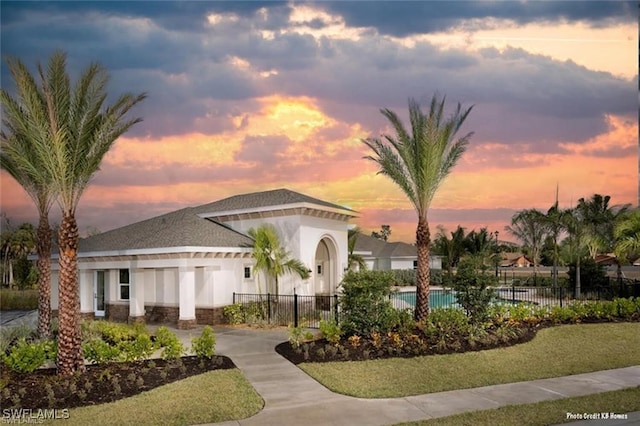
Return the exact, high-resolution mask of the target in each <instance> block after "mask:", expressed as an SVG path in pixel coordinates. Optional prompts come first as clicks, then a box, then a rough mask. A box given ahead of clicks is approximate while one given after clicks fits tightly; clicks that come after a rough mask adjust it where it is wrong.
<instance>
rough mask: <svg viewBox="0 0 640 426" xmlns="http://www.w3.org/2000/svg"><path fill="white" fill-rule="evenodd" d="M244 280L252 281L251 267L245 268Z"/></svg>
mask: <svg viewBox="0 0 640 426" xmlns="http://www.w3.org/2000/svg"><path fill="white" fill-rule="evenodd" d="M244 278H245V279H250V278H251V266H245V267H244Z"/></svg>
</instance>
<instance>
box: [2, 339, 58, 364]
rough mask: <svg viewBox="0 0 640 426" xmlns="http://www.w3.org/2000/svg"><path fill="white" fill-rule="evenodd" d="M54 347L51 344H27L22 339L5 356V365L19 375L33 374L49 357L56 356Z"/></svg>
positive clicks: (43, 342)
mask: <svg viewBox="0 0 640 426" xmlns="http://www.w3.org/2000/svg"><path fill="white" fill-rule="evenodd" d="M53 347H54V346H52V343H51V342H47V341H42V342H33V343H27V341H26V339H24V338H22V339H20V340H18V342H17V343H16V345H15V346H13V347H12V348H11V349H10V351H9V354H8V355H6V356H4V363H5V364H6V365H7V367H9V368H10V369H11V370H13V371H16V372H18V373H32V372H34V371H36V370H37V369H38V368H39V367H41V366H42V365H43V364H44V363H45V362H46V361H47V359H50V358H49V356H51V355H55V353H54V352H55V351H54V350H53Z"/></svg>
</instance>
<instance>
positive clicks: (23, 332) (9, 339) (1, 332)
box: [0, 324, 34, 355]
mask: <svg viewBox="0 0 640 426" xmlns="http://www.w3.org/2000/svg"><path fill="white" fill-rule="evenodd" d="M33 334H34V333H33V330H32V329H31V328H30V327H29V326H28V325H26V324H20V325H18V326H17V327H7V328H1V329H0V355H1V354H4V353H7V351H8V350H9V345H11V344H12V343H13V342H16V341H18V340H20V339H27V338H29V337H32V336H33Z"/></svg>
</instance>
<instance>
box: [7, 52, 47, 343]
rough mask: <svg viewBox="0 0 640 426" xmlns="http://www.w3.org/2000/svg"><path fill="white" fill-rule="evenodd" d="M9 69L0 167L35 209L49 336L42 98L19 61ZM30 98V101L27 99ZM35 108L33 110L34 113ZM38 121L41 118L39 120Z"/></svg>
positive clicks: (42, 327)
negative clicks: (11, 87)
mask: <svg viewBox="0 0 640 426" xmlns="http://www.w3.org/2000/svg"><path fill="white" fill-rule="evenodd" d="M7 62H8V65H9V70H10V71H11V74H12V75H13V79H14V81H15V83H16V86H17V93H18V99H14V98H13V97H11V96H10V95H9V94H8V93H7V92H6V91H5V90H4V89H2V90H1V91H0V103H1V104H2V107H3V109H4V116H3V119H2V126H3V130H2V131H1V132H0V168H2V169H3V170H6V171H7V172H8V173H9V174H10V175H11V176H12V177H13V178H14V179H15V180H16V181H17V182H18V183H19V184H20V186H22V188H24V190H25V191H26V192H27V194H28V195H29V197H31V199H32V200H33V202H34V203H35V205H36V208H37V210H38V216H39V221H38V230H37V238H36V240H37V254H38V261H37V268H38V335H39V336H40V338H43V339H46V338H49V337H50V336H51V227H50V226H49V211H50V210H51V206H52V204H53V202H54V200H55V195H56V194H55V192H54V189H53V184H52V181H51V177H50V176H49V175H48V170H47V168H46V167H45V166H44V164H43V161H42V160H43V158H42V156H41V152H38V150H37V149H36V144H35V143H34V140H36V139H37V138H38V137H39V135H38V132H40V131H42V129H38V127H37V125H36V124H35V123H33V122H32V120H36V117H34V116H36V115H37V114H41V113H43V112H44V111H39V112H38V111H35V110H37V109H41V110H43V109H44V105H43V104H42V103H41V102H42V99H36V97H37V93H34V89H35V82H34V80H33V78H32V77H31V75H30V74H29V73H28V71H27V70H26V68H25V67H24V65H23V64H22V63H21V62H20V61H15V60H12V59H9V60H7ZM30 96H34V98H29V97H30ZM34 109H35V110H34ZM39 118H40V119H42V117H39Z"/></svg>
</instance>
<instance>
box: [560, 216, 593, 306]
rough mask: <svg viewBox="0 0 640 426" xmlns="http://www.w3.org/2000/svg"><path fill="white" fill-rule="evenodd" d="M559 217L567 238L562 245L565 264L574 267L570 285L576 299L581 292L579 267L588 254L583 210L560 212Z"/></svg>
mask: <svg viewBox="0 0 640 426" xmlns="http://www.w3.org/2000/svg"><path fill="white" fill-rule="evenodd" d="M561 217H562V225H563V227H564V229H565V230H566V232H567V238H565V240H564V241H563V244H562V245H563V246H564V249H565V250H564V254H565V258H566V261H567V263H568V264H570V265H573V266H574V268H573V270H572V275H573V278H572V285H573V288H574V289H575V297H576V298H578V297H580V293H581V290H582V283H581V278H582V274H581V272H580V267H581V264H582V262H583V259H584V257H585V256H586V255H587V253H588V245H587V244H588V242H589V239H588V234H587V232H588V231H587V226H586V222H585V220H584V210H583V209H580V208H577V207H574V208H570V209H566V210H563V211H562V213H561Z"/></svg>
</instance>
